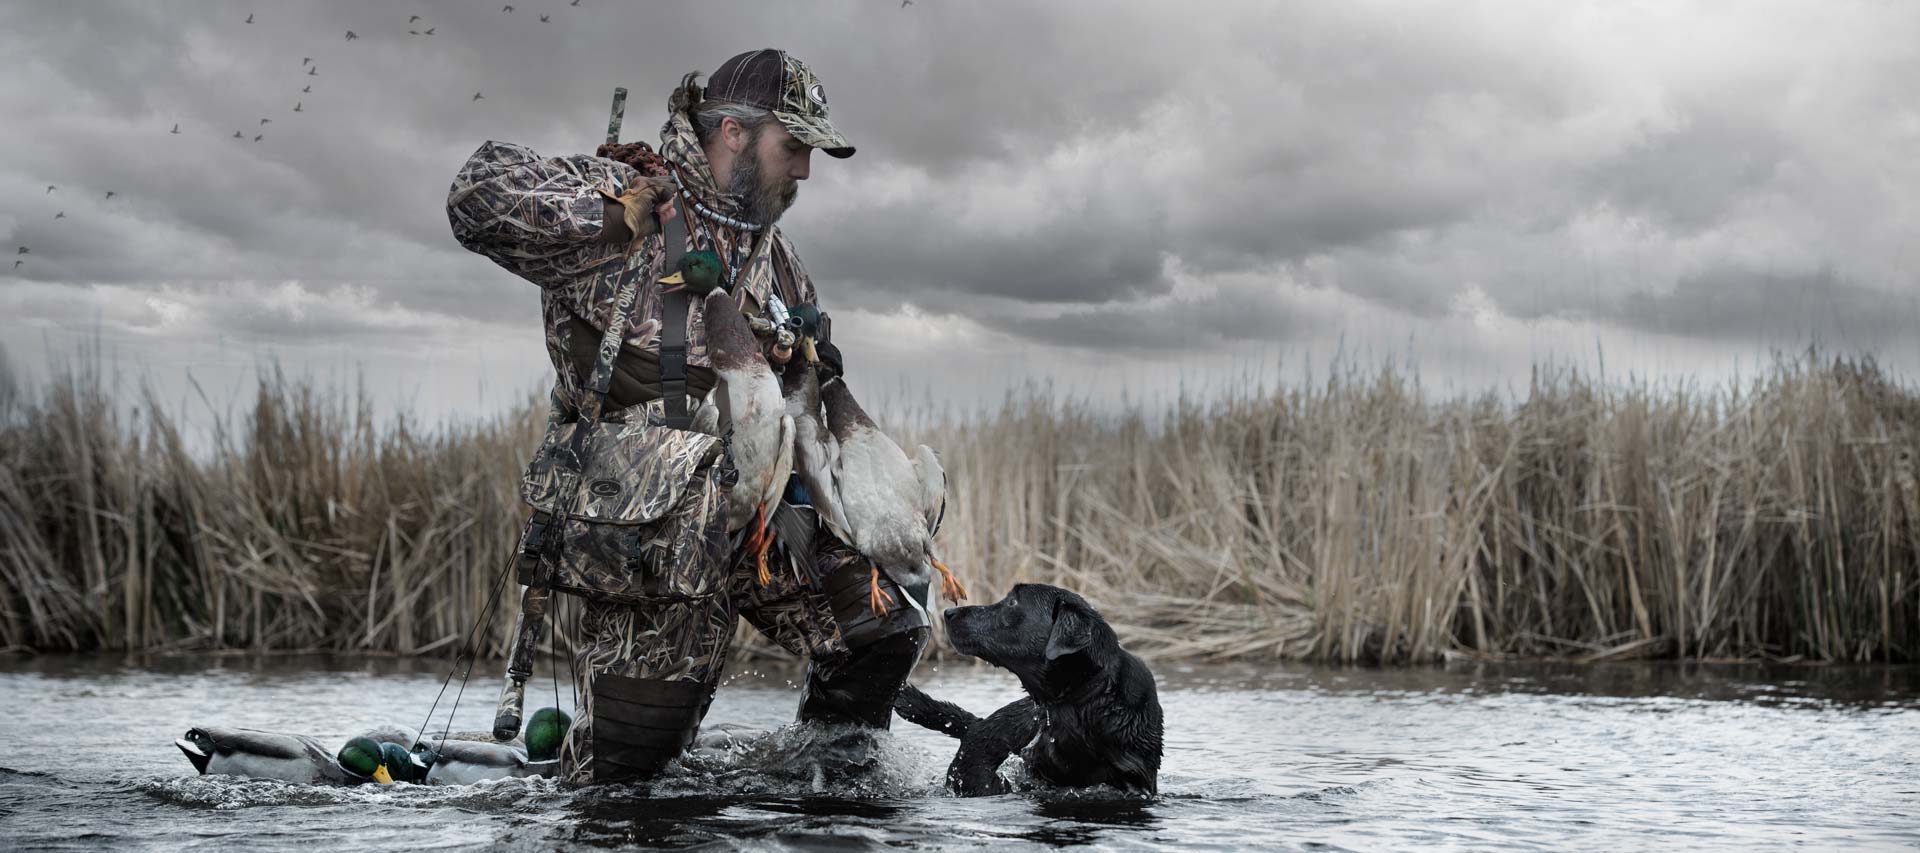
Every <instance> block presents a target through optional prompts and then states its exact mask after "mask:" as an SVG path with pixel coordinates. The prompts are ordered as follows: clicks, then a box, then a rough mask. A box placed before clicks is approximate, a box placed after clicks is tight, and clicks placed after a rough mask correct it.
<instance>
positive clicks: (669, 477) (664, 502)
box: [520, 423, 720, 524]
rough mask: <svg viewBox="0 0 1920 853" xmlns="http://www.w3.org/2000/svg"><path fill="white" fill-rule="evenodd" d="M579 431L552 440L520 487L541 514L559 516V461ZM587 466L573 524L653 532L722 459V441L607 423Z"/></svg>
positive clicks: (594, 439) (557, 433)
mask: <svg viewBox="0 0 1920 853" xmlns="http://www.w3.org/2000/svg"><path fill="white" fill-rule="evenodd" d="M580 426H581V425H580V424H578V423H572V424H562V425H560V426H559V427H558V428H556V429H554V430H552V431H551V432H549V433H548V436H547V441H546V443H545V444H542V445H541V447H540V452H539V453H538V454H536V455H535V456H534V458H533V461H532V462H531V463H529V464H528V465H527V473H526V476H525V477H524V478H522V480H521V481H520V497H521V498H522V499H524V500H525V501H526V502H527V503H528V504H529V505H530V506H532V507H533V508H534V509H537V510H540V511H542V512H547V513H552V514H554V515H559V514H560V504H561V503H563V502H562V501H560V500H559V497H560V494H559V492H560V488H561V485H560V484H561V482H562V481H563V478H562V476H561V474H562V470H563V469H562V466H561V465H560V460H561V459H562V458H564V457H565V456H566V454H567V452H568V448H569V447H570V446H571V445H572V443H573V434H574V432H575V431H576V430H578V429H579V428H580ZM586 452H587V456H588V459H587V466H586V470H585V471H583V472H582V473H581V476H580V481H579V483H578V484H577V485H576V486H575V489H576V490H577V492H578V497H576V498H575V500H574V504H573V511H572V513H571V517H573V518H577V519H581V520H583V521H597V522H602V523H606V524H646V523H648V522H651V521H655V520H657V519H659V518H660V517H661V516H663V515H665V514H667V512H668V511H669V510H672V509H673V508H674V506H675V505H677V504H679V503H680V497H681V495H682V494H683V493H684V492H685V491H686V487H687V483H688V481H690V480H692V479H693V478H694V476H695V475H697V474H699V473H700V472H701V471H702V470H703V469H705V468H706V467H707V466H709V465H711V464H713V462H714V460H716V459H718V458H719V457H720V439H718V438H716V437H714V436H711V435H707V434H706V433H700V432H690V431H688V430H679V429H668V428H667V427H664V426H655V425H652V424H647V423H601V424H599V425H597V426H595V427H594V430H593V434H592V435H590V436H588V447H587V451H586Z"/></svg>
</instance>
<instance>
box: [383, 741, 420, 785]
mask: <svg viewBox="0 0 1920 853" xmlns="http://www.w3.org/2000/svg"><path fill="white" fill-rule="evenodd" d="M380 758H381V759H382V760H381V764H382V765H383V766H384V767H386V768H387V772H388V773H390V774H392V776H393V781H395V782H413V783H415V784H419V783H421V782H425V781H427V771H428V770H429V769H431V768H432V766H433V765H432V762H430V761H423V760H422V759H421V757H420V756H419V755H418V754H417V753H412V752H408V751H407V748H406V747H404V746H401V745H399V744H397V743H394V742H392V741H388V742H386V743H383V744H380Z"/></svg>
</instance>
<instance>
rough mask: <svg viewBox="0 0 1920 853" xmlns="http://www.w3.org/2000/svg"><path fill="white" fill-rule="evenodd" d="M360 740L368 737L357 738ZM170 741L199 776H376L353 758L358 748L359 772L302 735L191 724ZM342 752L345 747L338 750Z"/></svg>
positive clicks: (338, 780)
mask: <svg viewBox="0 0 1920 853" xmlns="http://www.w3.org/2000/svg"><path fill="white" fill-rule="evenodd" d="M359 740H367V739H365V738H357V739H356V741H359ZM369 742H370V741H369ZM173 743H174V745H175V746H177V747H179V748H180V751H181V752H182V753H185V754H186V756H187V760H188V761H190V762H193V769H195V770H198V771H200V775H202V776H211V775H222V776H245V777H248V778H252V779H278V780H280V781H282V782H298V783H302V784H314V783H321V782H325V783H331V784H335V785H357V784H360V783H363V782H366V781H369V780H371V779H377V777H376V776H375V775H374V767H372V766H368V765H366V764H365V763H364V762H360V761H359V760H358V759H359V757H360V756H359V755H358V753H359V752H360V751H362V750H358V749H357V750H356V751H355V758H356V764H355V767H356V768H364V772H359V771H357V770H349V769H347V768H344V767H342V766H341V765H340V763H339V762H338V761H336V760H335V757H334V756H333V755H330V754H328V752H327V751H326V750H325V749H323V748H321V746H320V742H319V741H317V740H314V739H313V738H310V737H307V736H305V735H287V734H279V733H276V732H263V731H259V730H257V729H240V728H216V727H211V726H196V727H194V728H191V729H188V730H187V734H186V736H185V737H181V738H178V739H175V740H174V742H173ZM349 743H352V742H349ZM362 746H363V747H364V745H362ZM342 752H347V750H344V749H343V750H342Z"/></svg>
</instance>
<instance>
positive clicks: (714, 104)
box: [693, 101, 775, 145]
mask: <svg viewBox="0 0 1920 853" xmlns="http://www.w3.org/2000/svg"><path fill="white" fill-rule="evenodd" d="M727 119H733V120H734V121H737V122H739V123H740V126H741V127H743V128H746V130H747V132H749V133H754V132H756V131H758V130H759V129H760V128H762V127H765V126H766V125H767V124H768V123H769V122H772V121H774V120H775V119H774V115H773V111H772V110H769V109H766V108H764V107H754V106H748V105H746V104H736V103H732V102H730V101H706V102H703V103H701V104H700V105H699V106H697V107H695V108H694V109H693V135H694V137H695V138H697V139H699V140H700V144H701V145H706V144H707V143H709V142H711V141H712V140H713V137H714V135H715V134H717V133H719V132H720V124H721V123H722V122H724V121H726V120H727Z"/></svg>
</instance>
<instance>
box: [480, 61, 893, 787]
mask: <svg viewBox="0 0 1920 853" xmlns="http://www.w3.org/2000/svg"><path fill="white" fill-rule="evenodd" d="M783 61H785V60H784V58H783ZM796 79H799V78H796ZM810 85H811V84H810ZM813 88H815V89H817V86H815V87H813ZM808 92H810V94H808V95H807V96H808V97H809V98H810V101H809V103H813V104H814V106H815V107H817V109H815V110H814V111H815V112H817V113H819V114H820V115H822V116H824V112H825V109H824V96H819V97H814V96H816V95H818V94H819V93H818V92H815V91H812V90H811V89H809V90H808ZM803 94H804V93H803ZM810 109H811V108H810ZM847 153H851V151H850V149H848V152H847ZM659 154H660V157H661V158H663V160H664V162H665V163H666V164H668V166H669V167H670V168H671V170H672V172H673V174H674V175H676V176H677V177H678V178H679V179H680V180H681V181H682V182H683V183H684V185H685V187H686V191H687V192H688V193H689V194H690V195H692V196H695V197H697V198H698V199H700V200H701V201H702V202H703V203H704V204H706V205H707V206H708V207H710V208H711V209H713V210H714V211H716V212H718V213H720V214H725V215H727V216H730V217H738V216H739V215H741V213H742V211H741V210H740V209H739V208H738V207H737V206H736V205H735V204H734V203H733V201H732V199H731V197H730V196H726V195H724V194H722V193H719V192H718V191H717V190H716V189H715V182H714V179H713V175H712V171H711V169H710V167H709V165H708V163H707V161H706V157H705V154H704V153H703V152H702V150H701V148H700V146H699V144H698V142H697V140H696V138H695V135H694V132H693V127H692V124H691V123H690V120H689V118H688V116H687V115H686V113H684V112H679V111H674V112H671V114H670V116H669V118H668V120H667V122H666V124H665V125H664V126H663V127H662V128H661V144H660V148H659ZM640 176H641V173H640V172H639V171H638V170H636V169H635V168H634V167H632V166H629V165H627V164H626V163H622V162H617V161H614V160H610V159H604V158H599V157H590V156H563V157H541V156H539V155H537V154H535V153H534V152H533V151H532V150H530V149H527V148H525V147H523V146H518V145H513V144H509V143H503V142H493V141H489V142H487V143H485V144H483V145H481V146H480V148H479V149H478V150H476V151H475V152H474V153H473V154H472V156H470V157H469V158H468V160H467V162H466V163H465V164H464V165H463V166H462V167H461V169H460V171H459V173H458V175H456V177H455V179H454V183H453V186H452V187H451V188H450V190H449V193H448V198H447V215H448V221H449V223H450V224H451V225H452V228H453V234H454V237H455V239H456V240H458V241H459V242H460V244H461V245H462V246H464V247H466V248H467V249H469V250H471V251H473V252H476V253H479V254H482V255H485V256H486V257H487V258H488V259H490V260H492V261H493V262H494V263H496V264H498V265H499V266H500V267H502V268H504V269H506V270H507V271H509V272H511V273H513V274H514V275H516V276H518V277H520V278H522V279H525V280H527V281H530V282H532V283H534V284H536V285H538V286H539V287H540V289H541V295H540V301H541V310H542V315H543V319H544V322H543V326H544V328H545V331H546V343H547V353H548V356H549V358H550V360H551V361H552V363H553V366H554V370H555V373H556V386H557V387H556V390H555V396H556V399H557V400H560V401H564V402H565V403H566V404H567V405H569V406H571V407H572V408H574V409H575V410H578V409H579V407H580V403H581V402H582V400H583V398H584V396H585V394H586V388H587V386H588V384H589V383H588V376H589V374H590V373H591V372H592V371H593V369H594V366H595V356H596V351H597V350H598V349H599V348H600V347H601V345H602V334H603V329H604V328H605V327H606V326H607V325H609V324H608V323H607V322H606V321H600V322H596V319H597V318H608V317H614V316H616V312H615V311H613V310H612V308H613V303H614V297H615V293H616V291H617V289H618V284H619V282H621V281H625V280H637V281H638V282H639V283H640V290H639V293H638V295H637V298H636V300H635V304H636V306H637V308H636V310H634V311H633V312H632V315H631V317H630V318H629V319H628V320H627V321H626V322H625V324H624V328H621V329H620V335H619V338H620V340H619V342H618V343H619V346H618V352H619V356H618V357H617V358H616V359H615V362H614V375H613V376H612V377H611V383H610V386H609V390H608V395H607V402H606V405H607V410H608V411H607V413H606V415H605V417H604V419H603V423H608V422H610V423H619V422H622V421H625V422H642V421H644V420H648V419H651V418H652V417H656V416H658V415H659V414H660V413H661V411H662V406H661V401H660V399H659V397H658V396H657V393H656V391H655V389H656V388H657V387H658V384H659V379H660V374H661V366H660V365H661V361H660V359H659V357H658V356H657V355H656V354H655V353H656V351H657V350H658V349H659V347H660V344H661V341H662V332H663V330H664V329H665V327H666V325H667V317H666V311H665V302H666V300H664V299H663V298H662V294H661V293H660V288H659V287H658V286H657V282H658V280H659V279H660V278H661V277H663V276H664V275H665V274H666V272H667V270H666V268H665V267H666V256H667V254H668V253H667V251H666V238H665V237H664V235H661V234H653V235H650V236H648V237H646V238H644V239H643V240H642V241H640V244H639V248H638V250H635V251H628V250H627V247H621V246H609V245H605V244H603V243H602V242H601V241H600V240H599V237H600V235H601V232H602V230H603V227H604V225H605V222H604V216H605V202H604V198H605V197H604V196H603V195H602V192H603V191H606V192H610V193H611V194H613V195H616V196H617V195H618V194H619V193H620V192H621V191H622V190H624V189H625V188H626V187H628V186H629V185H630V184H632V183H633V181H634V180H635V179H637V178H639V177H640ZM682 218H683V219H685V218H684V217H682ZM685 225H686V227H687V229H688V230H689V231H690V232H691V233H690V234H688V236H687V238H686V243H685V248H687V249H693V248H701V249H709V250H712V251H714V252H715V253H716V254H717V255H718V256H719V257H720V258H722V260H723V264H724V266H725V267H726V273H727V275H728V277H729V280H730V282H731V284H732V288H731V292H733V293H734V294H735V296H736V297H737V298H738V299H740V301H741V305H742V307H743V308H747V307H749V305H751V307H752V308H754V309H756V310H757V308H758V306H760V305H764V304H766V303H767V302H768V300H769V299H770V298H771V297H773V296H778V297H779V298H780V300H781V301H782V302H784V303H785V304H786V305H788V306H796V305H802V304H807V303H814V302H815V301H816V295H815V291H814V286H813V281H812V279H811V278H810V277H809V276H808V274H807V271H806V269H805V267H803V266H802V265H801V264H800V261H799V258H798V256H797V254H796V253H795V251H794V248H793V245H792V244H791V242H789V241H788V239H787V237H786V235H785V234H783V233H781V231H780V229H779V228H778V227H777V226H770V227H767V228H766V229H764V231H763V232H760V233H758V234H753V233H748V232H746V231H743V230H740V229H737V228H734V227H731V226H729V225H727V224H725V223H724V222H722V221H719V220H714V219H710V218H706V217H694V218H692V219H686V220H685ZM703 326H704V324H703V322H702V317H701V314H700V312H699V311H698V310H695V311H694V312H692V314H691V315H690V316H688V318H687V320H686V322H685V328H686V338H687V341H686V343H687V346H686V365H687V368H686V374H687V376H686V383H687V386H688V389H689V390H690V392H691V393H692V394H693V396H694V397H695V399H698V398H699V397H700V396H702V395H703V394H704V393H705V392H707V391H708V390H709V389H711V388H712V387H713V384H714V379H713V373H712V371H711V369H710V368H709V362H708V359H707V353H706V347H705V340H704V334H703ZM627 461H628V463H630V464H631V465H632V467H633V468H635V469H649V465H650V464H651V466H652V467H651V468H650V469H649V470H652V471H654V472H656V473H654V474H639V475H636V476H639V477H640V478H641V479H646V478H648V477H656V476H664V475H663V474H660V473H659V472H666V471H677V470H679V469H677V468H676V467H674V466H673V465H661V464H659V462H658V460H655V461H654V462H652V463H649V462H647V461H644V460H638V459H634V460H627ZM602 464H603V463H602V462H600V461H599V459H598V451H596V456H595V460H594V461H593V462H592V465H593V466H594V467H595V468H600V467H601V466H602ZM618 479H621V480H623V481H624V480H626V479H627V478H626V477H620V478H618ZM711 488H712V487H711V486H708V485H702V486H701V489H702V490H708V489H711ZM642 491H647V490H646V489H642ZM648 493H651V494H656V495H657V494H661V492H659V491H658V490H653V491H651V492H648ZM690 495H705V496H706V497H697V498H696V497H692V496H690ZM690 495H680V496H678V497H676V498H675V499H677V500H692V499H698V500H708V499H710V498H711V495H710V494H708V492H706V491H699V490H692V491H690ZM589 500H591V499H589ZM816 532H817V535H815V536H813V537H812V539H813V542H814V543H817V544H816V545H815V546H789V545H788V544H787V543H785V542H776V545H775V547H776V548H778V549H787V553H786V558H785V559H786V565H787V566H788V567H789V568H790V570H789V571H785V572H775V576H774V580H773V582H772V583H771V584H769V585H767V586H761V585H760V584H759V582H758V581H757V579H756V578H755V572H754V569H753V559H752V557H751V556H750V555H748V554H746V553H745V549H744V548H741V547H740V546H739V545H738V543H735V542H733V541H732V540H731V539H729V540H728V542H727V544H726V545H725V546H723V547H722V549H721V550H722V551H723V552H726V551H729V550H730V551H731V553H725V555H724V557H723V558H722V559H721V560H720V567H716V566H714V565H713V564H712V563H711V562H710V561H707V560H706V559H704V558H703V559H701V560H699V561H696V562H686V561H679V562H676V564H675V565H674V566H672V567H671V568H668V567H664V566H654V567H653V568H655V569H662V568H665V569H666V570H667V571H669V572H670V573H672V574H674V575H676V576H677V578H676V579H675V580H673V581H672V582H671V583H670V584H669V585H670V586H671V585H680V586H684V585H686V584H689V583H696V582H695V581H694V578H696V577H698V578H705V579H708V580H709V581H711V582H716V583H722V584H723V587H722V589H721V590H720V591H719V592H717V593H715V594H712V595H703V596H688V597H686V598H684V599H683V600H677V601H652V602H647V603H633V602H628V603H615V602H610V601H604V600H601V601H596V600H586V599H583V600H582V603H581V606H580V607H578V608H572V609H573V610H574V611H575V612H577V613H578V617H579V618H578V621H577V624H574V625H560V624H556V625H555V626H554V630H555V631H568V632H570V637H569V639H570V640H571V644H572V645H573V646H574V647H575V649H576V650H577V651H576V657H575V661H574V668H575V673H576V679H577V680H576V687H577V688H578V695H579V697H580V699H579V701H580V703H581V707H580V708H578V709H576V710H577V713H575V715H574V720H575V723H574V728H573V730H572V731H571V732H570V733H569V735H568V738H567V741H566V745H565V747H564V749H563V753H562V757H563V760H564V761H565V766H566V767H568V768H569V778H570V779H571V780H573V781H576V782H582V783H585V782H598V781H609V780H615V779H630V778H643V777H645V776H648V775H651V774H652V773H654V772H656V771H657V770H658V768H659V767H660V766H661V765H663V764H664V763H666V761H668V760H670V759H671V758H672V757H673V756H674V755H677V754H678V753H679V752H680V750H681V749H682V748H684V746H685V745H686V744H687V743H689V742H691V740H692V739H693V737H694V735H695V733H696V732H697V730H698V726H699V724H700V721H701V719H702V718H703V717H704V716H705V713H706V709H707V706H708V704H709V702H710V701H711V698H712V695H713V691H714V688H715V686H716V685H717V684H718V681H719V678H720V675H721V673H722V670H723V669H724V666H725V661H726V658H727V654H728V652H729V651H730V646H731V642H732V638H733V635H734V626H735V625H736V624H737V622H736V619H737V618H745V619H746V620H747V621H748V623H749V624H751V625H753V626H754V628H755V629H756V630H758V631H759V632H760V633H761V634H763V635H764V636H766V637H767V638H768V639H770V640H771V641H772V642H774V643H775V644H777V645H779V646H780V647H781V648H783V649H785V650H786V651H788V652H789V653H791V654H794V655H801V656H805V657H806V658H807V659H808V662H809V663H808V671H807V679H806V687H805V689H804V691H803V693H802V696H801V701H800V706H799V708H798V711H797V715H798V717H799V718H800V719H803V720H822V721H836V722H851V723H856V724H861V725H867V726H872V727H881V728H884V727H886V726H887V725H888V723H889V721H890V718H891V708H892V703H893V697H894V694H895V693H896V692H897V691H898V690H899V688H900V685H902V684H904V683H905V681H906V678H907V675H908V673H909V672H910V671H911V669H912V668H913V665H914V664H915V663H916V662H917V661H918V659H919V655H920V652H921V650H922V648H924V646H925V644H926V639H927V632H928V627H927V623H926V620H925V618H924V616H923V615H922V614H921V613H920V612H918V611H916V610H914V609H912V608H911V607H910V606H909V605H907V604H906V599H905V592H904V591H902V590H900V589H898V588H897V587H891V584H892V582H891V581H890V580H888V581H883V583H885V584H887V585H889V587H891V588H890V589H889V592H891V593H892V595H893V598H894V601H895V605H894V608H895V609H894V610H892V611H891V612H889V613H888V615H887V618H884V619H882V618H876V617H875V616H873V614H871V613H870V612H869V611H868V604H867V596H866V588H867V581H868V567H867V565H866V563H865V562H864V561H863V560H861V559H860V558H859V557H858V555H857V554H855V553H854V552H853V551H852V549H850V548H848V547H847V546H845V545H844V544H842V543H840V542H838V540H836V539H834V537H833V536H832V535H831V534H829V533H827V532H826V531H825V529H824V528H819V529H818V530H817V531H816ZM603 536H604V537H610V539H613V540H617V539H618V538H619V537H618V536H614V535H613V534H603ZM634 544H635V543H632V542H624V543H623V542H617V541H608V542H604V543H600V548H601V553H600V554H599V555H598V559H597V561H598V562H601V563H606V562H608V561H611V562H612V564H614V565H618V564H619V561H618V556H619V555H618V554H615V553H610V552H613V551H618V549H620V548H625V547H629V546H632V545H634ZM582 546H583V543H576V542H573V541H569V542H568V548H569V549H577V548H579V547H582ZM584 546H585V547H589V548H591V547H593V546H592V544H591V543H584ZM796 566H798V567H804V569H806V570H802V569H794V568H793V567H796ZM700 585H702V586H706V585H710V584H700ZM913 593H914V596H915V598H916V600H919V601H922V602H925V601H926V599H927V590H924V589H922V590H914V591H913Z"/></svg>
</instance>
